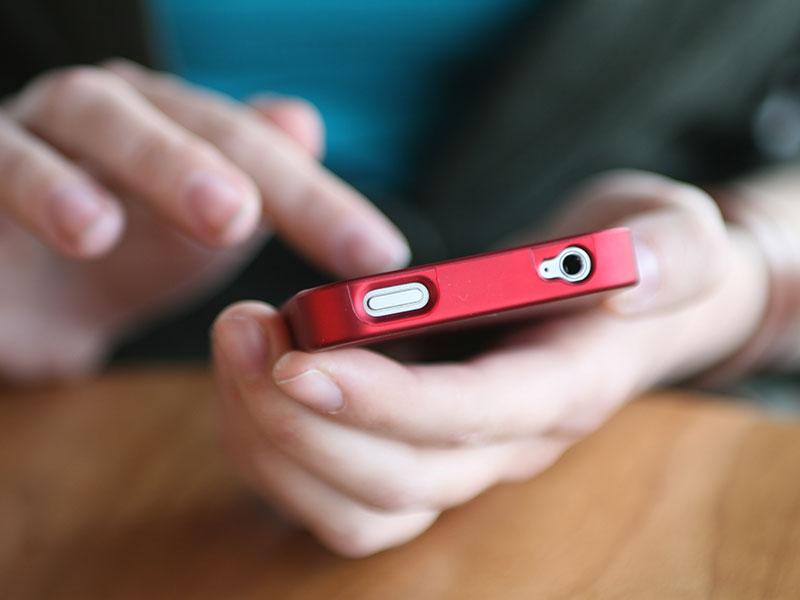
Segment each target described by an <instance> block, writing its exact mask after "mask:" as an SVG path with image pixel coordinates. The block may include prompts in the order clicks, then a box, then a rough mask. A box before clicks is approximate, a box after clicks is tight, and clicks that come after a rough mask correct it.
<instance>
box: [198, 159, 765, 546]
mask: <svg viewBox="0 0 800 600" xmlns="http://www.w3.org/2000/svg"><path fill="white" fill-rule="evenodd" d="M567 206H568V208H567V211H566V213H565V214H564V216H563V217H562V218H561V219H560V221H559V222H558V224H556V225H555V226H554V227H553V228H552V229H551V230H549V231H550V233H578V232H581V231H587V230H593V229H597V228H600V227H605V226H610V225H625V226H628V227H630V228H631V230H632V232H633V235H634V239H635V243H636V251H637V261H638V264H639V269H640V275H641V282H640V284H639V285H638V286H637V287H635V288H632V289H630V290H626V291H624V292H622V293H620V294H618V295H616V296H614V297H612V298H611V299H609V300H608V301H607V302H605V303H604V304H603V305H600V306H597V307H595V308H593V309H589V310H586V311H582V312H578V313H574V314H571V315H567V316H563V317H560V318H558V319H555V320H547V321H544V322H527V323H522V324H519V325H517V326H516V327H514V328H513V329H512V331H511V332H510V333H509V335H508V336H507V337H506V338H505V339H503V340H502V341H501V343H499V344H497V345H495V346H493V347H490V348H487V350H486V351H485V352H484V353H483V354H481V355H480V356H477V357H475V358H474V359H471V360H468V361H465V362H458V363H452V362H451V363H438V364H402V363H399V362H397V361H394V360H392V359H391V358H388V357H386V356H382V355H380V354H377V353H375V352H372V351H370V350H366V349H339V350H332V351H328V352H320V353H315V354H309V353H304V352H298V351H293V350H291V349H290V347H289V340H288V337H287V331H286V329H285V326H284V323H283V321H282V320H281V318H280V317H279V315H278V314H277V313H276V312H275V311H274V310H273V309H272V308H270V307H268V306H266V305H263V304H258V303H252V302H249V303H242V304H238V305H234V306H233V307H230V308H229V309H227V310H226V311H225V312H223V313H222V315H220V317H219V319H218V320H217V322H216V323H215V326H214V329H213V341H214V344H213V346H214V360H215V367H216V373H217V381H218V384H219V390H220V396H221V414H222V421H223V430H224V437H225V441H226V445H227V446H228V447H229V448H230V450H231V454H232V455H233V457H234V460H235V462H236V464H237V466H238V468H239V470H240V471H241V472H242V473H243V475H244V477H245V478H246V479H247V481H248V482H249V483H250V484H251V485H252V486H253V487H254V488H255V489H256V490H257V491H259V492H260V493H261V494H262V495H263V496H264V497H266V498H267V499H269V500H270V501H271V502H273V503H274V504H275V505H276V506H277V507H279V509H281V510H282V511H284V512H286V513H288V514H289V515H290V516H291V517H293V518H294V519H296V520H298V521H299V522H300V523H302V524H303V525H305V526H307V527H308V528H309V529H310V530H312V531H313V532H314V533H315V534H316V535H317V536H318V537H319V538H320V539H321V540H322V541H323V543H325V544H326V545H328V546H329V547H331V548H333V549H334V550H335V551H337V552H340V553H342V554H345V555H348V556H362V555H367V554H370V553H372V552H376V551H379V550H381V549H384V548H387V547H390V546H393V545H396V544H400V543H402V542H405V541H406V540H409V539H411V538H413V537H415V536H416V535H418V534H419V533H421V532H422V531H424V530H425V529H427V528H428V527H429V526H430V525H431V524H432V523H433V522H434V520H435V519H436V518H437V517H438V515H439V514H440V513H441V511H442V510H444V509H446V508H448V507H451V506H455V505H458V504H461V503H463V502H465V501H467V500H469V499H470V498H472V497H474V496H475V495H477V494H479V493H480V492H481V491H483V490H485V489H486V488H488V487H490V486H492V485H494V484H496V483H498V482H502V481H510V480H518V479H525V478H529V477H531V476H533V475H535V474H537V473H539V472H541V471H542V470H544V469H546V468H547V467H548V466H550V465H551V464H552V463H553V462H554V461H556V460H557V459H558V457H559V456H560V455H561V454H562V453H563V452H565V451H566V450H567V449H568V448H569V447H570V446H571V445H573V444H574V443H575V442H576V441H578V440H580V439H581V438H582V437H583V436H585V435H586V434H588V433H589V432H591V431H593V430H594V429H595V428H597V427H598V426H599V425H601V424H602V423H603V422H604V421H605V420H606V419H607V418H608V417H609V416H610V415H611V414H612V413H613V412H614V411H615V410H617V409H618V408H619V407H620V406H621V405H622V404H623V403H624V402H625V401H626V400H628V399H630V398H631V397H633V396H634V395H635V394H637V393H639V392H641V391H643V390H645V389H648V388H650V387H652V386H655V385H659V384H663V383H665V382H668V381H671V380H675V379H678V378H684V377H687V376H689V375H691V374H693V373H697V372H699V371H701V370H703V369H705V368H707V367H708V366H710V365H712V364H714V363H716V362H717V361H720V360H722V359H723V358H725V357H726V356H727V355H728V354H731V353H732V352H734V351H735V350H736V349H737V348H738V346H739V345H740V344H742V343H743V342H744V341H745V340H746V339H747V338H748V337H749V335H750V334H751V333H752V331H753V330H754V328H755V327H757V324H758V322H759V320H760V317H761V312H762V310H763V308H764V306H765V295H766V286H767V282H766V275H765V273H764V270H763V265H762V263H761V258H760V255H759V253H758V252H757V250H756V248H755V247H754V246H753V244H752V242H751V240H750V239H749V238H747V237H746V236H744V235H743V234H742V233H741V232H739V231H736V230H732V229H729V228H726V226H725V225H724V223H723V222H722V219H721V218H720V215H719V212H718V210H717V207H716V205H715V204H714V202H713V200H712V199H711V198H710V197H709V196H708V195H707V194H705V193H704V192H703V191H701V190H699V189H698V188H695V187H692V186H689V185H685V184H681V183H678V182H675V181H672V180H669V179H666V178H663V177H660V176H656V175H652V174H647V173H637V172H619V173H612V174H610V175H607V176H605V177H604V178H601V179H598V180H595V181H593V182H592V183H590V184H589V185H588V186H587V187H585V188H584V189H582V190H581V191H579V192H578V194H577V195H576V197H575V198H574V199H573V200H572V201H571V202H569V203H568V204H567Z"/></svg>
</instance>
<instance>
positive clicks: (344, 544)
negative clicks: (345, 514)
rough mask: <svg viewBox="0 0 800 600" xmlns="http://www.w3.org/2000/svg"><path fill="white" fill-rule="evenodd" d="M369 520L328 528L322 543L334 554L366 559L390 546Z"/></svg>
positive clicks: (357, 520) (354, 520) (322, 533)
mask: <svg viewBox="0 0 800 600" xmlns="http://www.w3.org/2000/svg"><path fill="white" fill-rule="evenodd" d="M370 521H371V520H368V519H361V518H352V519H350V520H345V521H344V522H340V523H338V524H337V525H336V526H329V527H326V528H325V529H324V530H323V531H321V532H320V538H321V539H322V541H323V542H324V543H325V544H326V545H327V546H328V547H329V548H330V549H331V550H333V551H334V552H336V553H337V554H340V555H342V556H345V557H347V558H364V557H366V556H369V555H371V554H375V553H376V552H379V551H380V550H383V549H384V548H386V547H388V546H389V543H388V542H387V541H386V540H385V539H383V536H381V535H380V533H379V531H377V528H376V527H375V526H374V525H375V524H373V523H371V522H370Z"/></svg>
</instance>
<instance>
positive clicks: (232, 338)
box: [215, 315, 270, 380]
mask: <svg viewBox="0 0 800 600" xmlns="http://www.w3.org/2000/svg"><path fill="white" fill-rule="evenodd" d="M215 335H216V337H217V341H218V343H219V346H220V350H222V354H223V355H224V356H225V358H226V359H227V361H228V362H229V363H230V366H231V368H232V369H234V371H236V372H237V373H238V374H239V375H240V376H241V377H243V378H245V379H246V380H255V379H258V378H259V377H263V376H264V375H265V373H266V369H267V368H268V366H269V351H270V350H269V341H268V339H267V334H266V331H264V328H263V327H262V326H261V324H260V323H259V322H258V321H256V320H255V319H253V318H250V317H246V316H243V315H236V316H230V317H223V318H222V319H220V321H219V322H218V323H217V326H216V329H215Z"/></svg>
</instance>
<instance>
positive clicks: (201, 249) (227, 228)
mask: <svg viewBox="0 0 800 600" xmlns="http://www.w3.org/2000/svg"><path fill="white" fill-rule="evenodd" d="M322 137H323V131H322V124H321V121H320V119H319V115H318V114H317V113H316V111H315V110H314V109H313V108H312V107H311V106H310V105H308V104H307V103H304V102H301V101H291V100H278V99H275V100H271V101H264V100H262V101H257V102H254V103H252V104H251V105H250V106H246V105H242V104H238V103H235V102H232V101H229V100H226V99H223V98H221V97H219V96H217V95H214V94H211V93H208V92H204V91H201V90H198V89H195V88H192V87H190V86H189V85H187V84H185V83H184V82H181V81H179V80H178V79H175V78H172V77H168V76H164V75H159V74H156V73H153V72H150V71H147V70H145V69H143V68H141V67H138V66H135V65H133V64H130V63H125V62H113V63H110V64H108V65H106V66H105V67H102V68H101V67H74V68H69V69H65V70H61V71H55V72H51V73H47V74H45V75H43V76H41V77H40V78H38V79H37V80H35V81H33V82H32V83H31V84H30V85H29V86H28V87H27V88H26V89H24V90H22V91H21V92H20V93H19V94H18V95H17V96H15V97H12V98H9V99H7V101H6V102H5V103H3V105H2V107H1V108H0V273H2V274H3V293H2V294H0V376H5V377H10V378H13V379H18V380H19V379H22V380H25V379H40V378H43V377H57V376H69V375H74V374H78V373H82V372H84V371H86V370H89V369H92V368H93V367H94V366H95V365H96V364H97V363H98V361H100V360H102V358H103V357H104V355H105V354H106V352H107V351H108V349H109V348H110V346H111V345H112V344H113V343H114V341H115V340H116V339H117V338H118V337H119V335H121V334H122V333H123V332H124V331H125V330H127V329H130V328H131V327H133V326H136V325H139V324H141V322H142V321H144V320H146V319H147V318H149V317H151V316H152V315H154V314H155V313H157V312H161V311H164V310H167V309H169V308H174V307H175V306H176V305H179V304H180V303H182V302H185V301H186V300H188V299H190V298H193V297H196V296H197V295H199V294H202V293H203V292H205V291H207V290H208V289H210V288H213V287H215V286H218V285H219V284H220V283H221V281H222V280H224V279H226V278H229V277H231V275H232V273H233V271H234V270H235V269H236V268H237V267H239V266H240V265H241V264H242V263H243V261H245V260H246V259H247V258H248V257H249V256H250V255H252V253H253V252H254V251H255V250H256V249H257V248H258V247H259V245H260V244H261V242H263V240H264V238H265V235H266V227H267V226H268V227H269V228H271V229H273V230H274V231H275V232H276V233H277V234H278V235H280V236H282V237H284V238H285V239H286V240H287V241H288V242H289V243H290V244H292V245H293V246H294V247H295V248H296V249H297V250H298V251H300V252H301V253H302V254H304V255H305V256H306V257H308V258H309V259H310V260H312V261H314V262H316V264H318V265H320V266H322V267H323V268H326V269H328V270H330V271H332V272H334V273H337V274H339V275H343V276H354V275H362V274H366V273H370V272H374V271H378V270H385V269H389V268H392V267H398V266H401V265H402V264H403V263H404V262H405V261H406V258H407V253H408V250H407V247H406V244H405V241H404V240H403V239H402V237H401V236H400V234H399V233H398V232H397V230H396V229H395V228H394V227H393V226H392V225H391V224H390V223H389V222H388V221H387V220H386V219H385V218H384V217H383V216H382V215H381V214H380V213H379V212H378V211H377V210H376V209H375V208H374V207H373V206H372V205H371V204H369V203H368V202H367V201H366V200H365V199H364V198H363V197H361V196H360V195H359V194H358V193H356V192H355V191H354V190H352V189H351V188H349V187H348V186H347V185H346V184H344V183H343V182H341V181H340V180H338V179H337V178H336V177H334V176H333V175H332V174H331V173H329V172H327V171H326V170H325V169H323V168H322V167H321V166H320V165H319V163H318V162H317V160H316V156H317V155H318V154H319V153H320V152H321V148H322Z"/></svg>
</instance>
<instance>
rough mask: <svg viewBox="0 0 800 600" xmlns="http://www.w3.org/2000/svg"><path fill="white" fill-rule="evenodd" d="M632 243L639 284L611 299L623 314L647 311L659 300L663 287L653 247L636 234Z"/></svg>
mask: <svg viewBox="0 0 800 600" xmlns="http://www.w3.org/2000/svg"><path fill="white" fill-rule="evenodd" d="M632 241H633V251H634V256H635V257H636V270H637V272H638V274H639V282H638V283H637V284H636V286H635V287H633V288H631V289H629V290H626V291H624V292H622V293H620V294H619V295H617V296H614V297H613V298H611V300H610V302H611V304H612V305H613V307H614V308H616V309H617V310H619V311H621V312H638V311H641V310H644V309H646V308H647V307H648V306H650V305H651V304H652V302H653V301H654V300H655V299H656V298H657V296H658V290H659V287H660V285H661V281H660V269H659V263H658V256H657V255H656V253H655V252H654V251H653V249H652V248H651V246H650V245H649V244H648V243H647V242H646V241H644V240H643V239H642V238H641V237H640V236H637V235H636V234H635V233H634V234H633V235H632Z"/></svg>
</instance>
